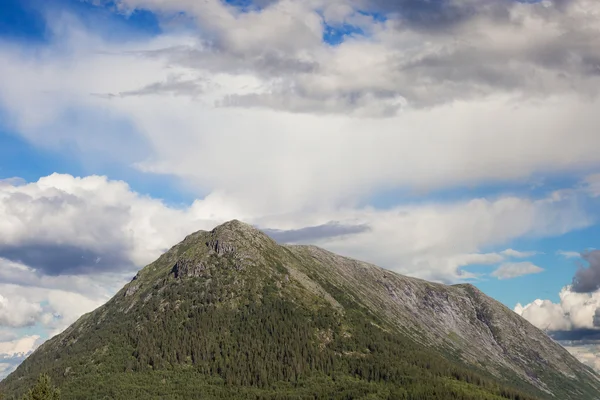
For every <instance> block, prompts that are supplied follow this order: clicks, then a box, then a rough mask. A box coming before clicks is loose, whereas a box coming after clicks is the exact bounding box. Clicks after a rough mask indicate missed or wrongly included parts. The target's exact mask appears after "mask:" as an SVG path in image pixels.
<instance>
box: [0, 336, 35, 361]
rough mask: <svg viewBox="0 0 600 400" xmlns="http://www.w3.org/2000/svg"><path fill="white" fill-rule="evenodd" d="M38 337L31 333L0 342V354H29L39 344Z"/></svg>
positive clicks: (12, 355) (10, 355)
mask: <svg viewBox="0 0 600 400" xmlns="http://www.w3.org/2000/svg"><path fill="white" fill-rule="evenodd" d="M39 339H40V337H39V336H38V335H31V336H23V337H21V338H19V339H15V340H11V341H9V342H0V354H2V355H4V356H5V357H6V356H8V357H14V356H18V355H26V354H29V353H30V352H32V351H33V350H35V348H36V347H37V346H38V345H39V342H38V341H39Z"/></svg>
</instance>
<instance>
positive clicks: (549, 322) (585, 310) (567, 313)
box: [515, 286, 600, 331]
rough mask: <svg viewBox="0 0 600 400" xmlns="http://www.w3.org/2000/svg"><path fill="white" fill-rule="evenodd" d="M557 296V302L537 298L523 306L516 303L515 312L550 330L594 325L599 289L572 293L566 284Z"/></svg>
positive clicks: (587, 327)
mask: <svg viewBox="0 0 600 400" xmlns="http://www.w3.org/2000/svg"><path fill="white" fill-rule="evenodd" d="M559 297H560V302H559V303H553V302H551V301H550V300H539V299H538V300H535V301H534V302H532V303H530V304H527V305H525V306H522V305H521V304H517V306H516V307H515V312H516V313H517V314H519V315H521V316H522V317H523V318H525V319H526V320H528V321H529V322H531V323H532V324H533V325H535V326H537V327H538V328H540V329H545V330H550V331H560V330H572V329H593V328H594V327H595V326H594V315H595V313H596V309H597V308H598V307H600V291H597V292H593V293H574V292H572V291H571V287H570V286H566V287H564V288H563V289H562V290H561V291H560V293H559Z"/></svg>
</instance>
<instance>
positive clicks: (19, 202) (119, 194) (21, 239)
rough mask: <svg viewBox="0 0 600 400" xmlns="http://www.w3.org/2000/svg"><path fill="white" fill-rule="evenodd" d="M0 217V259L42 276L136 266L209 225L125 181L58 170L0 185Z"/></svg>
mask: <svg viewBox="0 0 600 400" xmlns="http://www.w3.org/2000/svg"><path fill="white" fill-rule="evenodd" d="M0 216H1V218H0V230H1V231H2V237H1V238H0V257H3V258H5V259H8V260H11V261H13V262H16V263H20V264H23V265H26V266H29V267H31V268H34V269H36V270H37V271H38V272H41V273H43V274H45V275H72V274H78V273H85V272H88V273H89V272H91V271H94V272H100V271H107V272H109V271H119V270H120V271H122V270H124V269H127V268H129V269H131V268H133V267H139V266H140V265H144V264H145V263H148V262H150V261H152V260H153V259H154V258H156V257H157V256H158V255H160V253H161V252H162V251H164V250H165V249H166V248H168V247H170V246H171V245H172V244H174V243H177V242H178V241H179V240H180V239H181V238H183V237H184V236H185V235H186V234H187V233H189V232H190V231H193V230H197V229H199V228H201V227H209V226H211V225H212V221H203V220H202V219H200V218H194V217H193V216H192V215H190V214H189V213H186V212H185V211H180V210H177V209H172V208H168V207H166V206H165V205H164V204H162V202H160V201H159V200H153V199H150V198H146V197H143V196H140V195H138V194H136V193H134V192H132V191H131V190H130V189H129V187H128V186H127V185H126V184H125V183H124V182H119V181H108V180H107V179H106V178H105V177H99V176H90V177H86V178H75V177H72V176H70V175H59V174H54V175H51V176H48V177H44V178H41V179H40V180H39V181H37V182H33V183H30V184H26V185H18V186H10V185H4V186H1V187H0ZM207 222H208V223H207Z"/></svg>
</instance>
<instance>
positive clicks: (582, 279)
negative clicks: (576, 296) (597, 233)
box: [573, 250, 600, 293]
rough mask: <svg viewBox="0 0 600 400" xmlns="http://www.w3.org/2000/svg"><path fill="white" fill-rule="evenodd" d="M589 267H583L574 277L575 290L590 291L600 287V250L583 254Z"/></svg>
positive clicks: (582, 256) (580, 291)
mask: <svg viewBox="0 0 600 400" xmlns="http://www.w3.org/2000/svg"><path fill="white" fill-rule="evenodd" d="M581 258H583V259H584V260H585V261H586V262H587V263H588V266H587V267H581V268H579V269H578V270H577V272H576V273H575V276H574V277H573V291H574V292H579V293H589V292H594V291H596V290H598V289H600V250H593V251H590V252H587V253H583V254H581Z"/></svg>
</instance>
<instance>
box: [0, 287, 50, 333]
mask: <svg viewBox="0 0 600 400" xmlns="http://www.w3.org/2000/svg"><path fill="white" fill-rule="evenodd" d="M41 315H42V307H41V306H40V305H39V304H36V303H31V302H29V301H27V300H26V299H24V298H22V297H17V298H12V299H8V298H6V297H4V296H2V295H0V326H8V327H13V328H19V327H24V326H30V325H34V324H35V323H36V322H37V321H38V320H39V318H40V317H41Z"/></svg>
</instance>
